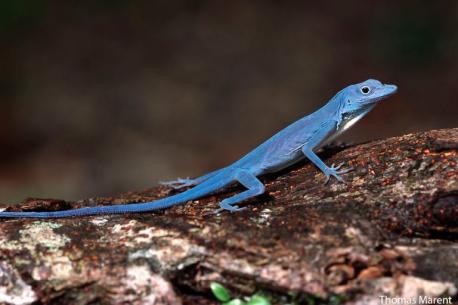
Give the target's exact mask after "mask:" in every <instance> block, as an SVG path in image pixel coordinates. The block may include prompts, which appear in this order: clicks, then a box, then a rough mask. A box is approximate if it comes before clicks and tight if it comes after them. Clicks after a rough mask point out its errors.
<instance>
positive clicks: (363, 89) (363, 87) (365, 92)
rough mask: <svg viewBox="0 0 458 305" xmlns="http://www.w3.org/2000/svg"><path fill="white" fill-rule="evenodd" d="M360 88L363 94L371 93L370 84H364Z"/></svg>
mask: <svg viewBox="0 0 458 305" xmlns="http://www.w3.org/2000/svg"><path fill="white" fill-rule="evenodd" d="M360 90H361V93H362V94H369V93H370V92H371V88H369V87H368V86H362V87H361V89H360Z"/></svg>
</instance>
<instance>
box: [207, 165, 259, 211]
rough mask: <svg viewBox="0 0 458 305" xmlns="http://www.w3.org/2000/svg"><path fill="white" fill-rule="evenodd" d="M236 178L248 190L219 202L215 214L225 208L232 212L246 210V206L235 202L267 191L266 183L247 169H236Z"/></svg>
mask: <svg viewBox="0 0 458 305" xmlns="http://www.w3.org/2000/svg"><path fill="white" fill-rule="evenodd" d="M234 180H236V181H238V182H240V184H242V185H243V186H244V187H246V188H247V190H246V191H243V192H241V193H239V194H237V195H234V196H232V197H229V198H226V199H224V200H223V201H221V203H220V204H219V206H220V208H219V209H217V210H216V211H215V214H218V213H219V212H221V211H225V210H226V211H230V212H237V211H241V210H244V209H245V208H239V207H238V206H237V205H235V204H236V203H239V202H241V201H243V200H246V199H248V198H251V197H255V196H258V195H261V194H262V193H264V191H265V187H264V184H262V182H261V181H260V180H259V179H258V178H257V177H256V176H255V175H253V174H252V173H250V172H249V171H247V170H236V172H235V174H234Z"/></svg>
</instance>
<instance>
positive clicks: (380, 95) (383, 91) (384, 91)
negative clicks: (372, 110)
mask: <svg viewBox="0 0 458 305" xmlns="http://www.w3.org/2000/svg"><path fill="white" fill-rule="evenodd" d="M397 91H398V87H397V86H396V85H390V84H386V85H383V87H382V88H380V89H379V92H377V93H376V94H375V96H374V97H372V98H371V99H369V100H367V101H366V102H365V104H373V103H377V102H380V101H381V100H384V99H386V98H388V97H390V96H392V95H393V94H395V93H396V92H397Z"/></svg>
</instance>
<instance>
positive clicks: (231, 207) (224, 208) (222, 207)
mask: <svg viewBox="0 0 458 305" xmlns="http://www.w3.org/2000/svg"><path fill="white" fill-rule="evenodd" d="M245 209H246V207H243V208H239V206H237V205H230V204H229V203H227V202H225V201H224V200H223V201H221V203H220V204H219V209H216V210H215V212H213V214H219V213H221V212H223V211H229V212H239V211H243V210H245Z"/></svg>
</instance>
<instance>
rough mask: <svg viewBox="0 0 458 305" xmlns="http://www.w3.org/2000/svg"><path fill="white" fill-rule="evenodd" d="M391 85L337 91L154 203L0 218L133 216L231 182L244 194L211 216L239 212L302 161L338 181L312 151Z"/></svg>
mask: <svg viewBox="0 0 458 305" xmlns="http://www.w3.org/2000/svg"><path fill="white" fill-rule="evenodd" d="M396 90H397V87H396V86H395V85H384V84H382V83H381V82H379V81H377V80H373V79H369V80H367V81H364V82H362V83H359V84H354V85H350V86H348V87H346V88H344V89H343V90H341V91H339V92H338V93H337V94H336V95H335V96H334V97H333V98H332V99H331V100H330V101H329V102H328V103H327V104H326V105H324V106H323V107H322V108H320V109H319V110H317V111H315V112H314V113H312V114H310V115H308V116H306V117H303V118H302V119H300V120H298V121H296V122H295V123H293V124H291V125H289V126H288V127H286V128H285V129H283V130H281V131H280V132H278V133H277V134H275V135H274V136H273V137H271V138H270V139H268V140H267V141H265V142H264V143H262V144H261V145H259V146H258V147H256V148H255V149H254V150H252V151H251V152H249V153H248V154H247V155H245V156H244V157H242V158H241V159H240V160H238V161H236V162H235V163H233V164H231V165H229V166H227V167H225V168H222V169H219V170H217V171H214V172H211V173H209V174H207V175H205V176H202V177H199V178H196V179H179V180H177V181H171V182H167V183H165V184H168V185H171V186H173V187H175V188H180V187H184V186H191V185H194V187H193V188H191V189H189V190H187V191H185V192H182V193H179V194H176V195H174V196H170V197H166V198H163V199H159V200H156V201H151V202H145V203H134V204H123V205H115V206H100V207H89V208H81V209H75V210H67V211H56V212H1V213H0V217H20V218H60V217H72V216H85V215H98V214H115V213H135V212H147V211H154V210H159V209H165V208H168V207H171V206H174V205H177V204H181V203H185V202H187V201H189V200H194V199H197V198H200V197H203V196H205V195H208V194H210V193H214V192H215V191H217V190H219V189H221V188H223V187H225V186H227V185H229V184H231V183H233V182H239V183H240V184H242V185H243V186H244V187H245V188H246V190H245V191H243V192H241V193H239V194H237V195H234V196H232V197H230V198H226V199H224V200H223V201H221V203H220V208H219V209H218V210H216V212H220V211H222V210H228V211H231V212H234V211H240V210H241V209H243V208H239V207H238V206H237V204H238V203H239V202H241V201H244V200H246V199H248V198H251V197H254V196H258V195H260V194H262V193H264V185H263V184H262V182H261V181H260V180H259V179H258V177H259V176H261V175H264V174H268V173H272V172H277V171H279V170H281V169H283V168H286V167H287V166H289V165H291V164H293V163H296V162H298V161H299V160H301V159H303V158H305V157H306V158H308V159H309V160H310V161H312V162H313V164H315V165H316V166H317V167H318V168H319V169H320V170H321V171H322V172H323V173H324V175H325V177H326V183H327V182H328V181H329V179H330V177H331V176H333V177H335V178H336V179H337V180H338V181H343V179H342V177H341V176H340V175H341V174H345V173H347V172H349V171H350V170H352V169H351V168H347V169H341V167H342V164H340V165H338V166H331V167H328V166H327V165H326V164H324V162H323V161H322V160H321V159H320V158H319V157H318V156H317V155H316V154H315V152H314V151H316V150H317V149H319V148H320V147H322V146H323V145H324V144H325V143H327V142H329V141H331V140H332V139H334V138H335V137H337V136H338V135H340V134H341V133H342V132H344V131H345V130H347V129H348V128H350V127H351V126H352V125H353V124H355V123H356V122H357V121H358V120H359V119H361V118H362V117H363V116H365V115H366V114H367V113H368V112H369V111H371V110H372V109H373V108H374V107H375V105H376V104H377V103H378V102H380V101H381V100H383V99H385V98H387V97H388V96H390V95H392V94H394V93H395V92H396Z"/></svg>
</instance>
